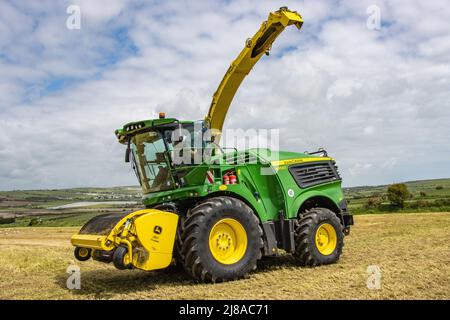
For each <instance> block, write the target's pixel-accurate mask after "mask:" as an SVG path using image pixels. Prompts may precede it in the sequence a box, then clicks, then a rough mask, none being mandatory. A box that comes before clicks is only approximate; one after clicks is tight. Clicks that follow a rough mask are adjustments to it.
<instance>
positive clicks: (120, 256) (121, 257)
mask: <svg viewBox="0 0 450 320" xmlns="http://www.w3.org/2000/svg"><path fill="white" fill-rule="evenodd" d="M129 260H130V259H129V255H128V248H127V247H125V246H118V247H117V248H116V250H114V253H113V257H112V261H113V264H114V266H115V267H116V268H117V269H119V270H125V269H131V268H132V266H131V261H129Z"/></svg>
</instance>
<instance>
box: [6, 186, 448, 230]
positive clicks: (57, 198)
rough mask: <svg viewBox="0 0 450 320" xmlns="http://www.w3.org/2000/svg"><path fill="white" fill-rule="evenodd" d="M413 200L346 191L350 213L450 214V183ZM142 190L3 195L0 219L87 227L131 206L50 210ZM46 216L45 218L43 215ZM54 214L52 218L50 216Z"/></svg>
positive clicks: (424, 189)
mask: <svg viewBox="0 0 450 320" xmlns="http://www.w3.org/2000/svg"><path fill="white" fill-rule="evenodd" d="M406 185H407V187H408V190H409V191H410V193H411V197H410V198H409V199H408V200H407V201H406V203H405V207H404V208H403V209H399V208H396V207H393V206H391V205H390V204H389V201H388V200H387V197H386V190H387V187H388V186H387V185H381V186H361V187H352V188H344V193H345V195H346V198H347V201H348V206H349V210H350V212H352V213H353V214H376V213H390V212H438V211H441V212H444V211H450V179H435V180H421V181H410V182H406ZM141 197H142V194H141V189H140V188H139V187H136V186H132V187H114V188H75V189H56V190H16V191H0V217H2V216H13V217H15V222H14V223H6V222H8V221H7V220H5V221H2V220H1V219H2V218H0V228H1V227H26V226H29V225H30V222H31V221H32V219H34V220H33V222H32V223H31V225H34V226H42V227H71V226H80V225H83V224H84V223H85V222H86V221H87V220H89V219H90V218H92V217H94V216H96V215H99V214H102V213H103V212H105V210H107V209H109V210H115V211H128V210H130V209H131V208H130V207H131V206H132V205H131V206H130V205H114V204H100V203H99V204H98V205H97V204H96V205H91V206H89V207H86V208H83V209H78V210H73V209H61V210H57V211H56V210H49V208H51V207H55V206H60V205H64V204H70V203H74V202H80V201H89V202H91V201H92V202H96V201H98V202H101V201H137V202H139V201H140V200H141ZM369 199H376V200H377V201H378V202H377V206H375V207H374V206H372V207H370V206H368V205H367V203H368V201H369ZM41 212H42V214H41ZM50 213H52V214H50Z"/></svg>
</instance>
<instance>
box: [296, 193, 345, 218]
mask: <svg viewBox="0 0 450 320" xmlns="http://www.w3.org/2000/svg"><path fill="white" fill-rule="evenodd" d="M312 197H322V198H327V199H328V200H330V201H331V202H332V203H334V204H335V205H336V208H339V204H338V203H336V201H334V200H333V198H332V197H330V196H328V195H327V194H325V193H324V192H323V191H319V190H311V191H306V192H303V193H301V194H300V195H299V196H298V197H297V198H296V199H295V200H294V202H293V204H292V206H291V210H290V212H289V217H288V218H291V219H293V218H297V215H298V211H299V210H300V207H301V206H302V204H303V203H304V202H305V201H306V200H308V199H310V198H312Z"/></svg>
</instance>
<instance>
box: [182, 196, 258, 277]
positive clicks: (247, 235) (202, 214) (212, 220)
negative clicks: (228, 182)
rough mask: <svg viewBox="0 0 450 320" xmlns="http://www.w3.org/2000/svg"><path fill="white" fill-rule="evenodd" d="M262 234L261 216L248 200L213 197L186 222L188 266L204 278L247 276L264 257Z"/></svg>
mask: <svg viewBox="0 0 450 320" xmlns="http://www.w3.org/2000/svg"><path fill="white" fill-rule="evenodd" d="M262 236H263V232H262V229H261V227H260V225H259V220H258V218H257V217H256V216H255V214H254V213H253V211H252V209H250V208H249V207H248V206H247V205H246V204H245V203H244V202H242V201H240V200H238V199H235V198H231V197H215V198H210V199H208V200H206V201H205V202H203V203H200V204H199V205H197V206H196V207H195V208H193V209H192V210H191V211H190V214H189V215H188V217H187V219H186V220H185V222H184V230H183V234H182V254H183V256H184V265H185V269H186V271H187V272H188V273H189V274H191V275H192V276H193V277H194V279H196V280H197V281H202V282H213V283H214V282H220V281H228V280H235V279H239V278H243V277H245V276H247V274H248V273H249V272H250V271H252V270H254V269H256V264H257V261H258V260H259V259H261V256H262V248H263V245H264V242H263V239H262Z"/></svg>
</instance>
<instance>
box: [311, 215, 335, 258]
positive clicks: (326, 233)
mask: <svg viewBox="0 0 450 320" xmlns="http://www.w3.org/2000/svg"><path fill="white" fill-rule="evenodd" d="M336 244H337V235H336V230H335V229H334V227H333V226H332V225H331V224H329V223H323V224H321V225H320V226H319V228H317V231H316V247H317V250H319V252H320V253H321V254H323V255H324V256H328V255H330V254H332V253H333V251H334V249H336Z"/></svg>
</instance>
